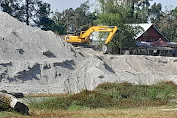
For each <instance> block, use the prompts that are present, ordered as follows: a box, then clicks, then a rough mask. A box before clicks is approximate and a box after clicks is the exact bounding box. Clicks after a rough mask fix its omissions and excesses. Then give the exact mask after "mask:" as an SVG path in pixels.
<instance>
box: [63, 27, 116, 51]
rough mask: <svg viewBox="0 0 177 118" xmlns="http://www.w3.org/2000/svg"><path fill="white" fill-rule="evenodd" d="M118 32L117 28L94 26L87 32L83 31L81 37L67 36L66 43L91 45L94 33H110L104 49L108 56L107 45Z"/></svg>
mask: <svg viewBox="0 0 177 118" xmlns="http://www.w3.org/2000/svg"><path fill="white" fill-rule="evenodd" d="M117 30H118V28H117V26H92V27H90V28H89V29H88V30H86V31H81V33H80V36H74V35H72V36H69V35H67V36H65V41H66V42H68V43H73V44H91V43H92V42H91V41H90V36H91V34H92V33H93V32H96V31H97V32H109V35H108V37H107V39H106V40H105V44H104V46H103V47H102V51H103V53H104V54H106V53H107V49H108V48H107V45H108V43H109V42H110V41H111V40H112V38H113V36H114V35H115V33H116V32H117Z"/></svg>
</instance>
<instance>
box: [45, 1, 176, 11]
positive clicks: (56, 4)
mask: <svg viewBox="0 0 177 118" xmlns="http://www.w3.org/2000/svg"><path fill="white" fill-rule="evenodd" d="M43 1H45V2H48V3H50V4H51V6H52V9H54V10H55V9H57V10H58V11H63V10H64V9H67V8H74V9H75V8H77V7H79V6H80V4H81V3H83V2H85V1H87V0H43ZM89 1H90V4H91V5H93V6H96V5H94V2H95V1H96V0H89ZM154 2H156V3H161V4H162V5H163V10H164V8H165V6H170V5H172V6H173V7H174V8H175V7H177V0H153V2H152V4H153V3H154ZM93 9H94V8H93Z"/></svg>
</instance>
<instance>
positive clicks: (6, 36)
mask: <svg viewBox="0 0 177 118" xmlns="http://www.w3.org/2000/svg"><path fill="white" fill-rule="evenodd" d="M0 22H1V25H0V90H2V89H3V90H7V91H8V92H23V93H25V94H30V93H33V94H34V93H68V92H72V93H74V92H80V91H82V90H83V89H88V90H92V89H94V87H96V86H97V85H98V84H101V83H105V82H123V81H128V82H132V83H136V84H151V83H155V82H158V81H160V80H167V79H168V80H173V81H176V80H175V78H176V77H177V76H176V75H177V61H176V59H175V58H165V57H163V58H162V57H146V56H112V55H102V54H101V53H98V52H95V51H94V50H92V49H88V48H87V49H78V48H75V47H73V46H72V45H70V44H67V43H66V42H65V41H64V40H62V39H61V38H60V37H59V36H57V35H55V34H54V33H53V32H51V31H48V32H46V31H42V30H40V29H37V28H32V27H29V26H26V25H25V24H23V23H21V22H19V21H17V20H16V19H14V18H12V17H11V16H9V15H8V14H6V13H3V12H0Z"/></svg>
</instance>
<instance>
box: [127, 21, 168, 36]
mask: <svg viewBox="0 0 177 118" xmlns="http://www.w3.org/2000/svg"><path fill="white" fill-rule="evenodd" d="M130 26H132V27H142V30H140V32H138V34H137V35H136V37H135V39H138V38H139V37H140V36H142V35H143V34H144V33H145V32H146V31H148V30H149V28H151V26H153V27H154V28H155V29H156V31H157V32H158V33H159V34H160V35H162V36H163V37H164V38H165V39H167V38H166V37H165V36H164V35H163V34H162V33H161V32H160V31H159V30H158V29H157V28H156V27H155V26H154V25H153V24H152V23H140V24H130Z"/></svg>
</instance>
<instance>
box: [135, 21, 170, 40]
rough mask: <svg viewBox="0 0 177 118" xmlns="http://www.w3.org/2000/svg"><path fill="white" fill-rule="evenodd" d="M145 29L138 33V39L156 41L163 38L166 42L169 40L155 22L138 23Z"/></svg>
mask: <svg viewBox="0 0 177 118" xmlns="http://www.w3.org/2000/svg"><path fill="white" fill-rule="evenodd" d="M138 25H139V26H141V27H142V28H143V29H144V31H143V32H141V33H140V34H138V35H139V36H138V37H137V39H136V40H139V41H144V42H156V41H158V40H163V41H164V42H169V41H168V39H167V38H166V37H165V36H164V35H163V34H162V33H161V32H160V31H159V30H158V29H157V28H156V27H155V26H154V25H153V24H138Z"/></svg>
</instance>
